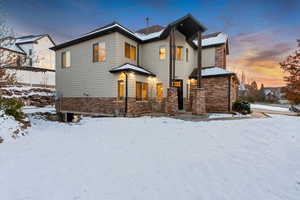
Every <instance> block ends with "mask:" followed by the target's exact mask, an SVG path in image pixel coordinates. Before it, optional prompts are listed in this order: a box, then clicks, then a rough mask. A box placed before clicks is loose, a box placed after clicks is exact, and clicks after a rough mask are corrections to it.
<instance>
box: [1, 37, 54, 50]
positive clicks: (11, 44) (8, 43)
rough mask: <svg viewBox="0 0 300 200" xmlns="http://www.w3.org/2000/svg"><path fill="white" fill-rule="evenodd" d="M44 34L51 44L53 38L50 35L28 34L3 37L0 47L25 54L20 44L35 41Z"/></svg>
mask: <svg viewBox="0 0 300 200" xmlns="http://www.w3.org/2000/svg"><path fill="white" fill-rule="evenodd" d="M44 36H47V37H49V39H50V40H51V42H52V43H53V44H55V43H54V42H53V40H52V39H51V38H50V36H49V35H47V34H45V35H28V36H22V37H18V38H14V37H7V38H3V39H2V41H1V47H3V48H6V49H8V50H11V51H15V52H18V53H22V54H25V51H24V50H23V49H22V47H21V46H20V45H22V44H24V43H32V42H36V41H37V40H38V39H40V38H42V37H44Z"/></svg>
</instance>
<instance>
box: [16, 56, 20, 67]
mask: <svg viewBox="0 0 300 200" xmlns="http://www.w3.org/2000/svg"><path fill="white" fill-rule="evenodd" d="M17 66H21V56H18V57H17Z"/></svg>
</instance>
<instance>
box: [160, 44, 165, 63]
mask: <svg viewBox="0 0 300 200" xmlns="http://www.w3.org/2000/svg"><path fill="white" fill-rule="evenodd" d="M159 59H160V60H164V59H166V48H165V47H159Z"/></svg>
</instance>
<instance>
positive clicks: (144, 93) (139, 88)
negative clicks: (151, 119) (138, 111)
mask: <svg viewBox="0 0 300 200" xmlns="http://www.w3.org/2000/svg"><path fill="white" fill-rule="evenodd" d="M136 100H138V101H141V100H148V83H142V82H136Z"/></svg>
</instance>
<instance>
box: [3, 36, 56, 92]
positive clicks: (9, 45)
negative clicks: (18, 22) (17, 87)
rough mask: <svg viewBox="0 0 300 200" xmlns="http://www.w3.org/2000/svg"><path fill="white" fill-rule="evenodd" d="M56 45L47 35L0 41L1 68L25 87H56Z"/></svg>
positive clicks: (9, 38)
mask: <svg viewBox="0 0 300 200" xmlns="http://www.w3.org/2000/svg"><path fill="white" fill-rule="evenodd" d="M54 45H55V43H54V41H53V40H52V39H51V37H50V36H49V35H47V34H43V35H27V36H22V37H6V38H1V39H0V66H1V67H3V68H6V69H7V71H9V72H13V73H16V75H17V81H18V82H19V83H20V84H24V85H31V86H32V85H34V86H43V85H49V86H53V87H54V85H55V70H54V68H55V67H54V66H55V53H54V52H53V51H52V50H50V49H49V48H50V47H52V46H54Z"/></svg>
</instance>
